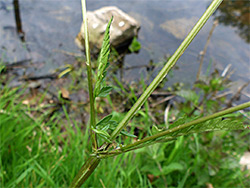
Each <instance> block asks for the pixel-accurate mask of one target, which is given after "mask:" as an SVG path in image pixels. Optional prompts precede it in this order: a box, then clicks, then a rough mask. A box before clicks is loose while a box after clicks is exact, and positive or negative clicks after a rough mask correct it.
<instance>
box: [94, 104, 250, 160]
mask: <svg viewBox="0 0 250 188" xmlns="http://www.w3.org/2000/svg"><path fill="white" fill-rule="evenodd" d="M248 107H250V102H246V103H243V104H240V105H238V106H235V107H232V108H228V109H226V110H223V111H220V112H217V113H214V114H212V115H208V116H206V117H202V118H199V119H196V120H194V121H190V122H188V123H185V124H182V125H179V126H177V127H174V128H172V129H168V130H166V131H162V132H160V133H157V134H155V135H152V136H149V137H146V138H143V139H142V140H139V141H136V142H134V143H133V144H128V145H126V146H124V147H121V148H120V149H119V150H114V151H110V152H106V151H104V152H98V153H96V156H97V157H98V158H107V157H112V156H116V155H119V154H121V153H125V152H129V151H132V150H136V149H139V148H142V147H145V146H150V145H152V144H155V142H151V141H154V140H156V139H158V138H161V137H163V136H166V135H168V134H173V133H174V132H176V131H179V130H182V129H185V128H188V127H192V126H195V125H197V124H199V123H203V122H205V121H208V120H211V119H214V118H218V117H220V116H224V115H226V114H230V113H233V112H236V111H239V110H242V109H244V108H248ZM163 139H164V140H165V141H166V142H168V141H172V140H175V139H176V138H174V137H173V138H163ZM159 142H161V141H159Z"/></svg>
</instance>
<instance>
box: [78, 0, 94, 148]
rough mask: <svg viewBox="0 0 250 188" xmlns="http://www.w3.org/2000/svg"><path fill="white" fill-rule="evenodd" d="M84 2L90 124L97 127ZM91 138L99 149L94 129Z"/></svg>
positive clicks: (84, 5) (84, 2) (83, 5)
mask: <svg viewBox="0 0 250 188" xmlns="http://www.w3.org/2000/svg"><path fill="white" fill-rule="evenodd" d="M81 3H82V18H83V23H84V39H85V52H86V60H87V61H86V64H87V75H88V87H89V101H90V126H92V127H94V128H95V127H96V119H95V118H96V117H95V99H94V93H93V80H92V66H91V60H90V48H89V33H88V22H87V13H86V1H85V0H81ZM90 132H91V140H92V146H93V148H94V149H97V147H98V145H97V140H96V134H95V132H94V131H92V129H90ZM86 134H87V133H86Z"/></svg>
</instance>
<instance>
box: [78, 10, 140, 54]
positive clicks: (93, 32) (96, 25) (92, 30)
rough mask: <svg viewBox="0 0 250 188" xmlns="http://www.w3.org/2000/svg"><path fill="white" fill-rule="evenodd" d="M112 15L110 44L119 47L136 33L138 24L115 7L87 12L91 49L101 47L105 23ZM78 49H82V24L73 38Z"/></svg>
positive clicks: (96, 49)
mask: <svg viewBox="0 0 250 188" xmlns="http://www.w3.org/2000/svg"><path fill="white" fill-rule="evenodd" d="M112 16H113V22H112V24H111V28H110V43H111V46H113V47H115V48H119V47H121V46H125V45H128V43H129V42H130V41H131V39H133V37H135V36H137V35H138V31H139V29H140V24H139V23H138V22H137V21H136V20H135V19H134V18H132V17H131V16H129V15H128V14H126V13H124V12H123V11H122V10H120V9H118V8H117V7H113V6H110V7H103V8H101V9H98V10H95V11H93V12H90V11H88V12H87V18H88V29H89V41H90V47H91V48H92V50H95V51H97V52H98V51H99V50H100V49H101V47H102V40H103V37H104V33H105V30H106V27H107V24H108V22H109V20H110V19H111V17H112ZM75 42H76V44H77V45H78V47H79V48H80V49H84V25H83V23H82V26H81V31H80V33H79V34H78V35H77V37H76V39H75Z"/></svg>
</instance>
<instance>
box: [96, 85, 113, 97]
mask: <svg viewBox="0 0 250 188" xmlns="http://www.w3.org/2000/svg"><path fill="white" fill-rule="evenodd" d="M112 89H113V88H112V87H111V86H105V87H103V88H102V89H101V91H100V93H98V94H97V96H96V97H106V96H107V95H108V94H109V93H110V92H111V91H112Z"/></svg>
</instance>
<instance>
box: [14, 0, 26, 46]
mask: <svg viewBox="0 0 250 188" xmlns="http://www.w3.org/2000/svg"><path fill="white" fill-rule="evenodd" d="M13 6H14V14H15V21H16V30H17V33H18V35H19V38H20V39H21V41H22V42H25V33H24V31H23V29H22V20H21V16H20V10H19V0H13Z"/></svg>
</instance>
